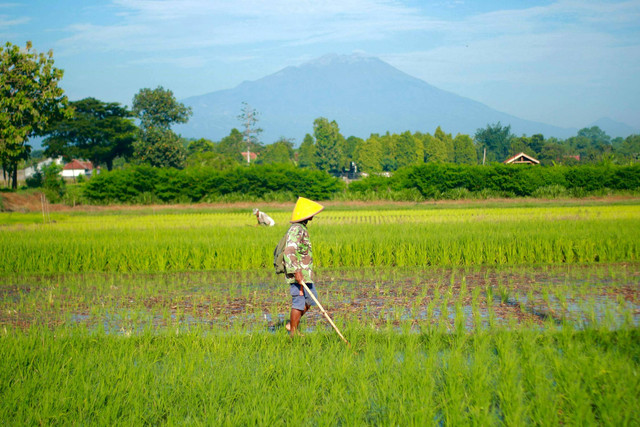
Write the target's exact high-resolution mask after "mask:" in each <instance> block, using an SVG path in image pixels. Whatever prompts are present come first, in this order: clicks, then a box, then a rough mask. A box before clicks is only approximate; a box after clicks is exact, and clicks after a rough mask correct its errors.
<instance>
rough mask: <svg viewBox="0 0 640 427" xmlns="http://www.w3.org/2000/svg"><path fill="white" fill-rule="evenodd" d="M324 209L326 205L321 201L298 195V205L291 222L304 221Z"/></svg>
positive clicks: (294, 209)
mask: <svg viewBox="0 0 640 427" xmlns="http://www.w3.org/2000/svg"><path fill="white" fill-rule="evenodd" d="M323 209H324V206H322V205H321V204H320V203H316V202H314V201H313V200H309V199H305V198H304V197H298V201H297V202H296V206H295V207H294V208H293V213H292V214H291V221H289V222H292V223H293V222H302V221H304V220H305V219H309V218H311V217H312V216H314V215H317V214H319V213H320V212H322V210H323Z"/></svg>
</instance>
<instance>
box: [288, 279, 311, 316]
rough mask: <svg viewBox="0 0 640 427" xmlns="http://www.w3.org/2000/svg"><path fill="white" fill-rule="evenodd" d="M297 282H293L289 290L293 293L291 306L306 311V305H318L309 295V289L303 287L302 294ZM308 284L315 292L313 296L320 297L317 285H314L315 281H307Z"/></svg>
mask: <svg viewBox="0 0 640 427" xmlns="http://www.w3.org/2000/svg"><path fill="white" fill-rule="evenodd" d="M301 286H302V285H299V284H297V283H292V284H291V286H290V287H289V292H290V293H291V308H295V309H296V310H300V311H304V308H305V305H310V306H311V305H316V303H315V301H314V300H313V299H312V298H311V297H310V296H309V294H308V293H307V290H306V289H305V288H304V287H303V288H302V291H303V292H304V295H300V287H301ZM307 286H308V287H309V289H310V290H311V292H313V296H315V297H316V298H318V292H317V291H316V287H315V286H313V283H307Z"/></svg>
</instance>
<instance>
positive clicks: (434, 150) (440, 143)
mask: <svg viewBox="0 0 640 427" xmlns="http://www.w3.org/2000/svg"><path fill="white" fill-rule="evenodd" d="M424 157H425V161H426V162H428V163H446V162H448V161H449V151H448V150H447V145H446V143H445V141H444V140H443V139H441V138H436V137H435V136H432V135H430V134H427V136H426V137H425V145H424Z"/></svg>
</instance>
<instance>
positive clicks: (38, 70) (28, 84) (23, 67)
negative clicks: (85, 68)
mask: <svg viewBox="0 0 640 427" xmlns="http://www.w3.org/2000/svg"><path fill="white" fill-rule="evenodd" d="M31 47H32V45H31V42H27V45H26V48H25V49H24V50H22V49H20V48H19V47H18V46H16V45H13V44H11V43H6V44H5V46H4V47H3V48H1V49H0V163H1V165H2V170H3V172H4V173H5V174H8V175H9V179H10V186H11V187H12V188H14V189H16V188H17V187H18V179H17V178H18V176H17V172H18V163H19V162H20V161H22V160H26V159H27V158H28V157H29V153H30V151H31V146H30V145H28V144H27V141H28V140H29V138H32V137H34V136H39V135H43V134H44V132H45V131H46V129H47V126H48V125H49V123H51V122H52V121H53V120H56V119H59V118H61V117H65V116H68V115H70V114H71V112H70V110H69V108H68V105H67V104H68V102H67V97H66V96H64V91H63V90H62V89H61V88H60V87H58V83H59V82H60V80H61V79H62V76H63V71H62V70H60V69H58V68H55V67H54V66H53V64H54V62H53V52H52V51H49V53H48V55H44V54H42V53H37V52H35V51H32V50H31Z"/></svg>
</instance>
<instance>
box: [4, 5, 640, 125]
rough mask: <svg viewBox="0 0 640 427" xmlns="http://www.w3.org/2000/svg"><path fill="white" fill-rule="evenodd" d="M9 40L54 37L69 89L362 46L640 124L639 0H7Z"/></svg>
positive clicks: (118, 93)
mask: <svg viewBox="0 0 640 427" xmlns="http://www.w3.org/2000/svg"><path fill="white" fill-rule="evenodd" d="M0 40H2V41H3V42H6V41H10V42H12V43H14V44H18V45H21V46H24V44H25V42H26V41H27V40H31V41H32V42H33V45H34V47H35V48H36V49H37V50H38V51H41V52H46V51H48V50H49V49H52V50H53V52H54V59H55V62H56V66H57V67H59V68H62V69H64V70H65V76H64V79H63V81H62V87H63V88H64V89H65V91H66V93H67V95H68V96H69V98H70V99H71V100H78V99H82V98H85V97H89V96H91V97H95V98H98V99H100V100H103V101H110V102H119V103H121V104H124V105H128V106H130V105H131V100H132V98H133V96H134V95H135V94H136V93H137V92H138V90H140V89H141V88H144V87H149V88H155V87H157V86H159V85H162V86H164V87H165V88H168V89H171V90H172V91H173V92H174V94H175V95H176V97H177V98H178V99H183V98H186V97H189V96H193V95H201V94H205V93H209V92H213V91H216V90H221V89H229V88H232V87H235V86H236V85H238V84H240V83H241V82H243V81H245V80H256V79H259V78H261V77H264V76H266V75H268V74H271V73H274V72H276V71H278V70H280V69H282V68H284V67H286V66H290V65H294V66H295V65H300V64H302V63H304V62H306V61H308V60H311V59H314V58H317V57H319V56H322V55H325V54H328V53H337V54H350V53H354V52H357V53H364V54H366V55H371V56H375V57H378V58H380V59H382V60H384V61H386V62H388V63H389V64H391V65H393V66H394V67H396V68H398V69H400V70H402V71H404V72H406V73H408V74H411V75H413V76H415V77H418V78H420V79H422V80H425V81H426V82H428V83H430V84H432V85H434V86H437V87H439V88H441V89H445V90H449V91H451V92H454V93H456V94H458V95H462V96H466V97H469V98H471V99H474V100H477V101H480V102H483V103H485V104H487V105H489V106H490V107H492V108H495V109H497V110H500V111H504V112H507V113H509V114H513V115H516V116H519V117H521V118H524V119H528V120H536V121H541V122H545V123H549V124H553V125H557V126H562V127H576V128H581V127H584V126H586V125H589V124H591V123H592V122H594V121H595V120H597V119H599V118H601V117H610V118H612V119H614V120H617V121H621V122H624V123H627V124H629V125H632V126H634V127H636V128H640V0H635V1H610V0H558V1H534V0H520V1H515V0H486V1H467V0H441V1H417V0H269V1H265V0H111V1H108V0H105V1H97V0H28V1H27V0H0Z"/></svg>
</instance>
